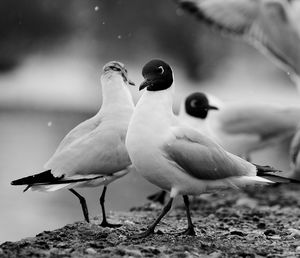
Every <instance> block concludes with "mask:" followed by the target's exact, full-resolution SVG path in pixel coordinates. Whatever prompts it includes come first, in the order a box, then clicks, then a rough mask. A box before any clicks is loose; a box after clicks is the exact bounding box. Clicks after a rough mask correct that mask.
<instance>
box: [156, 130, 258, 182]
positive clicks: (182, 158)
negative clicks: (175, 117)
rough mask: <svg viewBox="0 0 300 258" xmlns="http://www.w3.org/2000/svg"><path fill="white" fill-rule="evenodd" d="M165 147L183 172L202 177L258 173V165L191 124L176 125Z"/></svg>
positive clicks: (208, 178) (172, 160) (198, 177)
mask: <svg viewBox="0 0 300 258" xmlns="http://www.w3.org/2000/svg"><path fill="white" fill-rule="evenodd" d="M172 131H173V134H172V137H170V139H168V140H167V142H166V143H165V144H164V145H163V146H162V150H163V152H164V154H165V156H166V158H167V159H168V160H169V161H171V163H173V164H174V165H175V166H177V167H179V168H181V170H182V171H184V172H185V173H187V174H189V175H190V176H193V177H195V178H197V179H201V180H216V179H225V178H229V177H238V176H256V168H255V166H254V165H252V164H250V163H248V162H247V161H245V160H243V159H241V158H239V157H237V156H235V155H233V154H230V153H228V152H226V151H225V150H224V149H222V148H221V147H220V146H219V145H217V144H216V143H214V142H213V141H212V140H210V139H209V138H207V137H205V136H204V135H201V134H200V133H198V132H197V131H195V130H193V129H191V128H188V127H174V128H173V130H172Z"/></svg>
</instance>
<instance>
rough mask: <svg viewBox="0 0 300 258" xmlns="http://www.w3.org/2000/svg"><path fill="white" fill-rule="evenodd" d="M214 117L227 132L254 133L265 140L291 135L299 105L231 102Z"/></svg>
mask: <svg viewBox="0 0 300 258" xmlns="http://www.w3.org/2000/svg"><path fill="white" fill-rule="evenodd" d="M215 117H217V119H218V124H219V126H220V127H221V129H222V130H223V131H225V132H227V133H229V134H254V135H258V136H259V137H260V138H261V139H262V140H267V139H270V138H273V137H276V138H278V137H280V136H286V137H290V136H292V135H293V134H294V132H295V130H296V128H297V126H298V121H300V107H297V106H295V107H283V106H275V105H274V106H272V105H265V104H255V105H247V104H246V105H245V104H243V105H241V104H236V105H234V104H232V105H228V106H227V107H225V108H224V109H223V110H219V113H218V114H216V115H215Z"/></svg>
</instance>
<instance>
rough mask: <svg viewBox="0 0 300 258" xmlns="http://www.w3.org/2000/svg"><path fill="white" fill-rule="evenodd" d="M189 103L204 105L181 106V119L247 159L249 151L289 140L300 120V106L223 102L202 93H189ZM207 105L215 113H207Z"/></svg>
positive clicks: (228, 149) (226, 148)
mask: <svg viewBox="0 0 300 258" xmlns="http://www.w3.org/2000/svg"><path fill="white" fill-rule="evenodd" d="M188 100H194V102H195V101H198V103H204V104H203V105H204V106H202V105H201V104H198V105H194V106H193V107H190V109H187V108H183V107H182V108H181V109H180V112H179V117H180V118H181V120H184V121H186V122H187V123H188V124H190V125H191V126H193V127H194V128H195V129H197V130H198V131H199V132H202V133H203V134H205V135H207V136H209V137H210V138H212V139H213V140H215V141H216V142H217V143H218V144H220V145H221V146H222V147H223V148H224V149H225V150H227V151H229V152H231V153H233V154H235V155H238V156H242V157H246V158H248V159H249V157H250V154H251V152H252V151H255V150H259V149H263V148H265V147H268V146H270V145H273V144H278V143H279V142H281V141H283V140H285V139H291V138H292V137H293V135H294V134H295V132H296V130H297V126H298V123H299V121H300V106H296V105H294V106H282V105H278V104H265V103H245V102H227V103H225V102H222V101H221V100H219V99H217V98H216V97H215V96H212V95H210V94H205V93H201V92H196V93H193V94H191V95H190V96H189V97H188V98H187V101H188ZM206 103H209V104H210V105H213V106H214V107H216V108H218V111H217V112H210V110H209V109H207V108H205V105H206ZM191 110H193V111H192V112H191ZM196 110H198V112H204V113H207V115H206V116H205V117H204V116H203V117H199V116H197V115H195V112H196ZM208 112H209V113H208Z"/></svg>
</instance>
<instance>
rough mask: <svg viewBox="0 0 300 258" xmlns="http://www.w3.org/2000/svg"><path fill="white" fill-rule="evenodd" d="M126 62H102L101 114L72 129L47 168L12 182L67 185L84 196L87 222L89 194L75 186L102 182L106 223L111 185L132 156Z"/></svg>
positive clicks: (42, 187)
mask: <svg viewBox="0 0 300 258" xmlns="http://www.w3.org/2000/svg"><path fill="white" fill-rule="evenodd" d="M127 74H128V73H127V69H126V68H125V66H124V65H123V64H122V63H120V62H116V61H111V62H109V63H107V64H106V65H105V66H104V67H103V74H102V76H101V84H102V94H103V101H102V106H101V108H100V110H99V111H98V113H97V114H96V115H95V116H93V117H92V118H90V119H88V120H86V121H84V122H83V123H81V124H79V125H78V126H76V127H75V128H74V129H73V130H71V131H70V132H69V133H68V134H67V135H66V136H65V138H64V139H63V140H62V141H61V143H60V144H59V146H58V148H57V149H56V151H55V153H54V154H53V156H52V157H51V158H50V159H49V161H48V162H47V163H46V164H45V166H44V168H45V171H44V172H42V173H39V174H35V175H31V176H28V177H24V178H21V179H18V180H14V181H12V182H11V184H12V185H27V187H26V188H25V190H24V191H26V190H28V189H29V188H30V189H32V190H38V191H47V192H51V191H56V190H59V189H63V188H67V189H68V190H69V191H70V192H71V193H73V194H74V195H75V196H76V197H77V198H78V199H79V201H80V203H81V207H82V211H83V215H84V218H85V220H86V221H87V222H89V214H88V208H87V205H86V201H85V198H84V197H83V196H81V195H80V194H79V193H78V192H77V191H75V190H74V188H78V187H96V186H100V185H103V186H104V187H103V191H102V194H101V197H100V205H101V209H102V218H103V219H102V223H101V224H100V225H101V226H103V227H116V226H120V225H114V224H111V223H108V222H107V220H106V213H105V206H104V201H105V194H106V190H107V185H108V184H110V183H111V182H113V181H114V180H116V179H118V178H120V177H123V176H124V175H126V174H127V173H128V172H130V171H131V169H132V168H131V161H130V159H129V156H128V153H127V150H126V147H125V136H126V132H127V127H128V124H129V120H130V117H131V115H132V113H133V109H134V103H133V100H132V96H131V93H130V91H129V89H128V87H127V86H128V85H129V84H130V85H134V83H133V82H132V81H131V80H129V79H128V75H127Z"/></svg>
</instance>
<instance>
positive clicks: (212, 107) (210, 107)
mask: <svg viewBox="0 0 300 258" xmlns="http://www.w3.org/2000/svg"><path fill="white" fill-rule="evenodd" d="M207 109H213V110H219V108H218V107H215V106H210V105H209V106H208V107H207Z"/></svg>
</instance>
